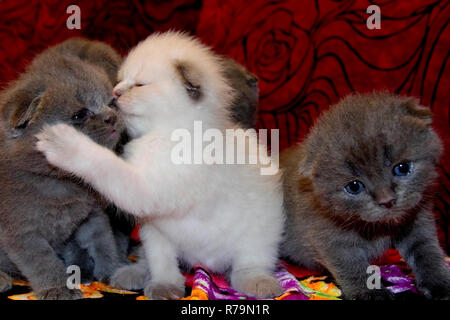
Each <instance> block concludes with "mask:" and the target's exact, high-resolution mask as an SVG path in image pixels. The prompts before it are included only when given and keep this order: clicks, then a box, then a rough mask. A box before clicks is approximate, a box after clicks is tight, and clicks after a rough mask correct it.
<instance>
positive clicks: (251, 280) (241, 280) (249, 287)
mask: <svg viewBox="0 0 450 320" xmlns="http://www.w3.org/2000/svg"><path fill="white" fill-rule="evenodd" d="M232 286H233V289H235V290H237V291H239V292H241V293H243V294H245V295H248V296H251V297H256V298H273V297H278V296H279V295H281V294H282V293H283V290H282V288H281V285H280V282H279V281H278V280H277V279H276V278H274V277H273V276H271V275H268V274H259V275H258V274H255V275H252V274H248V273H247V274H246V275H245V276H240V275H238V276H232Z"/></svg>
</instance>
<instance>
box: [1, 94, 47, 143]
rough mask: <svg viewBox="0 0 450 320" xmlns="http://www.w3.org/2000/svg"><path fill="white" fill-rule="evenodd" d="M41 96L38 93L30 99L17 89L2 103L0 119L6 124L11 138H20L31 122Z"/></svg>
mask: <svg viewBox="0 0 450 320" xmlns="http://www.w3.org/2000/svg"><path fill="white" fill-rule="evenodd" d="M42 96H43V93H38V94H37V95H35V96H34V97H32V96H31V97H30V95H29V92H27V91H26V90H22V89H20V88H17V89H16V90H14V89H13V91H11V92H9V94H8V95H7V96H6V97H5V100H4V101H2V110H1V111H2V117H3V120H4V121H5V122H6V123H7V124H8V129H9V132H10V135H11V138H17V137H19V136H21V135H22V134H23V133H24V132H25V131H26V130H27V128H28V127H29V126H30V124H31V123H32V122H33V119H34V118H35V117H36V114H37V113H36V111H37V110H38V106H39V104H40V103H41V100H42Z"/></svg>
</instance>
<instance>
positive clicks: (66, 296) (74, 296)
mask: <svg viewBox="0 0 450 320" xmlns="http://www.w3.org/2000/svg"><path fill="white" fill-rule="evenodd" d="M36 297H37V298H38V299H39V300H78V299H82V298H83V294H82V293H81V291H80V290H78V289H68V288H67V287H60V288H51V289H47V290H43V291H41V292H39V293H36Z"/></svg>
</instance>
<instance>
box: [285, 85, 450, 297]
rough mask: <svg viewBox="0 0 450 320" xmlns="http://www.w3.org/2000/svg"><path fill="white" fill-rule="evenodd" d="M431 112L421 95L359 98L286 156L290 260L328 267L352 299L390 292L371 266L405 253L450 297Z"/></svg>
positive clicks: (346, 102) (430, 292)
mask: <svg viewBox="0 0 450 320" xmlns="http://www.w3.org/2000/svg"><path fill="white" fill-rule="evenodd" d="M431 122H432V118H431V113H430V111H429V110H428V109H427V108H424V107H422V106H420V105H419V104H418V102H417V101H416V100H415V99H413V98H408V97H400V96H395V95H391V94H388V93H372V94H366V95H359V94H355V95H351V96H348V97H346V98H345V99H343V100H341V101H340V102H339V103H338V104H337V105H335V106H333V107H331V109H330V110H329V111H328V112H325V113H324V114H323V115H322V116H321V117H320V118H319V120H318V121H317V124H316V125H315V126H314V127H313V129H312V131H311V133H310V134H309V136H308V137H307V138H306V140H305V141H304V142H303V143H302V144H300V145H298V146H295V147H293V148H290V149H288V150H286V151H285V152H284V153H282V155H281V167H282V168H283V169H284V190H285V208H286V212H287V223H286V239H285V242H284V243H283V245H282V253H283V255H284V256H285V257H287V258H289V259H291V260H293V261H295V262H297V263H299V264H302V265H304V266H306V267H308V268H325V269H328V270H329V271H330V272H331V273H332V274H333V276H334V277H335V279H336V281H337V282H338V284H339V285H340V287H341V288H342V290H343V293H344V296H345V297H346V298H349V299H378V298H389V297H391V296H390V293H389V292H388V290H386V289H383V288H382V289H380V290H376V289H373V290H370V289H368V286H367V280H368V276H369V274H368V273H367V267H368V266H369V265H370V264H371V262H372V261H373V260H374V259H375V258H377V257H379V256H380V255H381V254H382V253H383V252H384V251H385V250H386V249H387V248H389V247H394V248H397V249H398V250H399V252H400V253H401V255H402V256H403V258H404V259H405V261H406V262H407V263H408V264H409V266H410V267H411V268H412V270H413V272H414V274H415V277H416V281H417V286H418V288H419V289H420V290H421V291H422V292H423V293H425V295H426V296H427V297H429V298H438V299H439V298H449V297H450V272H449V269H448V268H447V266H446V265H445V263H444V254H443V251H442V249H441V248H440V247H439V244H438V240H437V235H436V227H435V223H434V219H433V214H432V212H431V207H432V185H433V182H434V180H435V178H436V177H437V172H436V168H435V167H436V164H437V162H438V160H439V157H440V155H441V153H442V145H441V142H440V140H439V138H438V136H437V134H436V133H435V132H434V130H433V129H432V128H431Z"/></svg>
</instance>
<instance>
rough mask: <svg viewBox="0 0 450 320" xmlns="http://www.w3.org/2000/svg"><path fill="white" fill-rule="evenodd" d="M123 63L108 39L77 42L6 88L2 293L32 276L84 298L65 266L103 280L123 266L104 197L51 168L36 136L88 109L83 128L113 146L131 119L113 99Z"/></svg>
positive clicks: (38, 287)
mask: <svg viewBox="0 0 450 320" xmlns="http://www.w3.org/2000/svg"><path fill="white" fill-rule="evenodd" d="M120 62H121V58H120V56H119V55H118V54H117V53H116V52H115V51H114V50H113V49H112V48H111V47H109V46H107V45H105V44H103V43H100V42H96V41H88V40H84V39H70V40H68V41H66V42H64V43H61V44H59V45H57V46H55V47H52V48H50V49H47V50H46V51H44V52H43V53H42V54H40V55H38V56H37V57H36V58H35V59H34V60H33V62H32V63H31V65H30V66H29V67H28V68H27V70H26V72H25V73H23V74H22V75H21V76H20V77H19V79H18V80H16V81H14V82H12V83H11V84H10V85H9V86H8V88H7V89H5V90H4V91H3V92H2V95H1V100H0V117H1V120H0V150H1V156H0V183H1V187H0V269H1V270H2V271H3V272H2V271H0V291H6V290H8V289H9V288H10V287H11V282H12V279H11V277H10V276H9V275H14V276H24V277H26V278H27V279H28V280H29V281H30V283H31V286H32V288H33V290H34V292H35V294H36V295H37V296H38V297H39V298H43V299H74V298H80V297H81V293H80V291H79V290H69V289H68V288H67V287H66V280H67V277H68V274H67V273H66V267H65V263H66V264H77V265H79V266H81V267H82V270H81V272H82V275H83V276H84V275H85V272H86V271H93V273H94V277H95V278H97V279H101V280H105V279H107V278H108V277H109V276H110V275H111V274H112V273H113V272H114V270H115V269H116V268H118V267H119V266H121V263H120V260H119V257H118V253H117V248H116V244H115V241H114V238H113V234H112V231H111V227H110V225H109V221H108V217H107V216H106V215H105V213H104V212H103V210H102V205H101V202H100V201H99V196H98V194H96V193H94V192H91V191H90V190H88V188H87V187H86V186H85V185H83V184H82V183H80V180H79V179H77V178H73V177H71V176H70V175H68V174H67V173H66V172H63V171H61V170H59V169H57V168H55V167H53V166H50V165H49V164H48V163H47V161H46V160H45V158H44V157H43V156H42V154H41V153H39V152H38V151H37V150H36V149H35V142H36V138H35V136H34V135H35V134H36V133H38V132H39V131H40V130H41V129H42V127H43V126H44V125H46V124H52V123H55V122H59V123H70V124H72V123H74V120H75V119H74V115H75V114H80V115H81V113H79V112H80V111H81V110H83V109H84V108H88V109H89V110H90V112H91V113H90V114H89V117H86V118H83V119H81V116H79V117H78V118H79V119H77V120H76V122H77V125H78V127H79V130H80V131H82V132H85V133H86V134H88V135H89V136H90V137H92V139H94V140H95V141H97V142H98V143H100V144H102V145H105V146H107V147H108V148H113V147H114V146H115V144H116V143H117V141H118V138H119V135H118V134H116V135H115V136H114V135H112V134H111V132H112V130H113V129H116V130H117V131H120V130H122V129H123V123H121V122H120V121H116V120H117V114H116V112H115V111H113V110H112V109H110V108H108V107H107V104H108V102H109V101H110V100H111V90H112V86H113V81H114V77H115V74H116V72H117V69H118V66H119V64H120ZM61 257H62V258H61ZM81 257H82V258H81ZM84 267H88V268H90V269H91V270H85V269H84ZM4 272H6V273H4ZM7 273H8V274H9V275H7Z"/></svg>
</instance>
